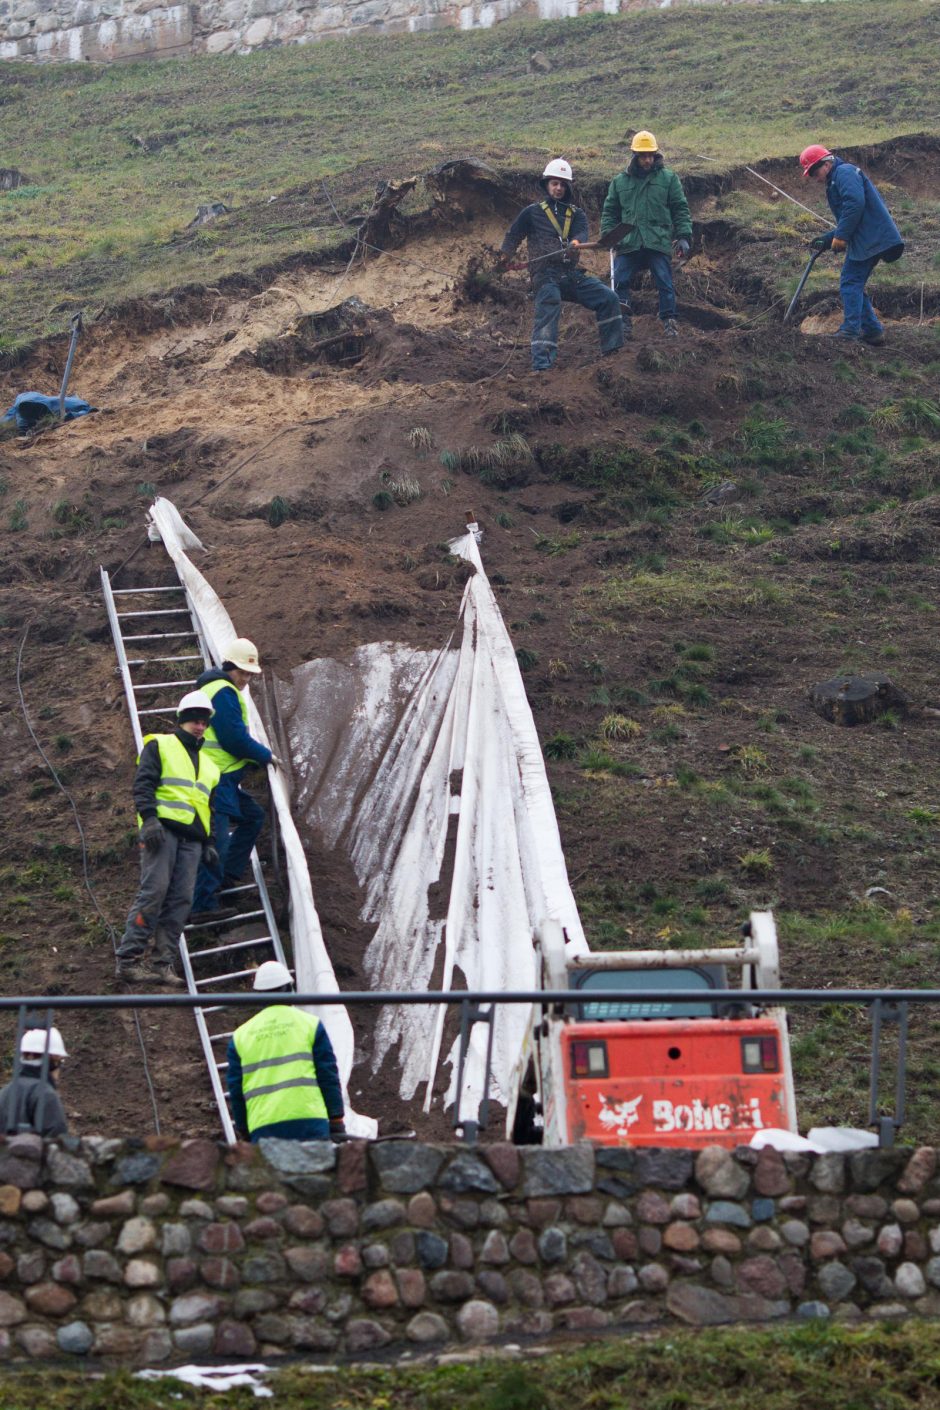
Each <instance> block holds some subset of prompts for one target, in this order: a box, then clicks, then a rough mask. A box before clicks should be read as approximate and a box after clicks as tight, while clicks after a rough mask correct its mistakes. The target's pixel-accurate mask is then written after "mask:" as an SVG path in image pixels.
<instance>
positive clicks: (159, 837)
mask: <svg viewBox="0 0 940 1410" xmlns="http://www.w3.org/2000/svg"><path fill="white" fill-rule="evenodd" d="M140 840H141V842H142V843H143V845H144V846H145V847H146V849H147V851H148V852H159V851H160V848H161V847H162V846H163V824H162V823H161V821H160V819H159V818H147V820H146V821H145V822H144V824H143V826H142V827H141V829H140Z"/></svg>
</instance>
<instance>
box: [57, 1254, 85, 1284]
mask: <svg viewBox="0 0 940 1410" xmlns="http://www.w3.org/2000/svg"><path fill="white" fill-rule="evenodd" d="M52 1281H53V1282H55V1283H70V1284H71V1285H72V1286H73V1287H74V1286H77V1285H78V1284H79V1283H80V1282H82V1265H81V1262H80V1260H79V1258H78V1257H77V1255H76V1254H74V1253H67V1254H66V1255H65V1257H64V1258H60V1259H59V1260H58V1262H57V1263H53V1265H52Z"/></svg>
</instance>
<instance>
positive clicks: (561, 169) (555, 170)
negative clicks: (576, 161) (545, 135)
mask: <svg viewBox="0 0 940 1410" xmlns="http://www.w3.org/2000/svg"><path fill="white" fill-rule="evenodd" d="M550 176H554V177H555V179H556V180H557V181H567V183H568V185H569V186H570V185H571V183H572V182H573V181H574V172H573V171H572V170H571V164H570V163H569V162H566V161H565V159H564V157H553V158H552V160H551V161H550V162H549V164H548V166H547V167H546V168H545V170H544V171H543V172H542V181H541V184H542V185H544V184H545V182H546V181H547V180H548V178H549V177H550Z"/></svg>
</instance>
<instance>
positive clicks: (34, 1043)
mask: <svg viewBox="0 0 940 1410" xmlns="http://www.w3.org/2000/svg"><path fill="white" fill-rule="evenodd" d="M47 1048H48V1049H49V1056H50V1057H54V1058H66V1057H68V1053H67V1052H66V1051H65V1044H64V1042H63V1041H62V1034H61V1033H60V1032H59V1030H58V1028H28V1029H27V1030H26V1032H25V1033H24V1034H23V1036H22V1038H21V1039H20V1057H26V1056H27V1054H28V1055H29V1056H30V1057H32V1056H36V1057H38V1058H41V1057H42V1055H43V1053H44V1052H45V1051H46V1049H47Z"/></svg>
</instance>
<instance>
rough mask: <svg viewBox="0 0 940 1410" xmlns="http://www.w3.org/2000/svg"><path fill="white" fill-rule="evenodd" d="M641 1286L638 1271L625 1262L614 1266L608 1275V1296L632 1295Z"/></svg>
mask: <svg viewBox="0 0 940 1410" xmlns="http://www.w3.org/2000/svg"><path fill="white" fill-rule="evenodd" d="M639 1286H640V1283H639V1279H638V1278H637V1276H636V1273H635V1272H634V1270H633V1269H632V1268H630V1267H629V1266H628V1265H627V1264H625V1263H622V1264H620V1265H619V1266H618V1267H617V1268H612V1269H611V1270H610V1273H609V1274H608V1276H607V1295H608V1297H631V1296H632V1295H633V1293H635V1292H636V1290H637V1288H638V1287H639Z"/></svg>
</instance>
